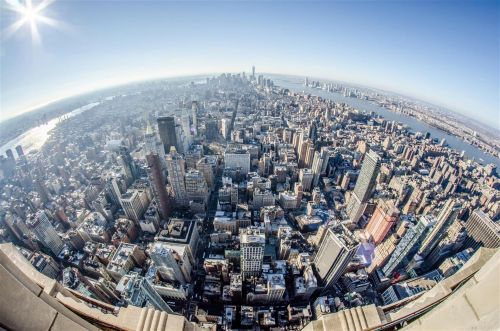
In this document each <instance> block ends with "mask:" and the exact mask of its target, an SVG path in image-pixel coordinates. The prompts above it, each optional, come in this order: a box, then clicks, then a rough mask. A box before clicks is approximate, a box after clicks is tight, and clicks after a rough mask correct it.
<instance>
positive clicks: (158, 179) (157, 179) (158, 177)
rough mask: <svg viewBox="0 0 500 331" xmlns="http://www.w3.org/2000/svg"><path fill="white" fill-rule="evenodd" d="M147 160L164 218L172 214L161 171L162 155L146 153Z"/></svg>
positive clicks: (155, 193) (154, 190)
mask: <svg viewBox="0 0 500 331" xmlns="http://www.w3.org/2000/svg"><path fill="white" fill-rule="evenodd" d="M146 161H147V163H148V167H149V177H150V180H151V183H152V184H153V185H152V187H153V194H154V196H155V199H156V201H157V202H158V205H159V206H160V214H161V217H162V218H163V219H164V220H167V219H168V217H169V216H170V210H171V206H170V200H169V197H168V194H167V189H166V187H165V178H164V177H163V173H162V171H161V164H160V157H159V156H158V155H157V154H149V155H146Z"/></svg>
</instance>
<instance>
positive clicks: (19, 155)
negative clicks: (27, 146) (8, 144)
mask: <svg viewBox="0 0 500 331" xmlns="http://www.w3.org/2000/svg"><path fill="white" fill-rule="evenodd" d="M16 152H17V156H18V157H23V156H24V151H23V147H22V146H21V145H17V146H16Z"/></svg>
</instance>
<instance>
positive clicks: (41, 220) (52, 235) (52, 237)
mask: <svg viewBox="0 0 500 331" xmlns="http://www.w3.org/2000/svg"><path fill="white" fill-rule="evenodd" d="M26 225H27V226H28V228H29V229H31V231H32V232H33V233H34V234H35V236H36V237H37V238H38V240H40V242H42V244H43V245H44V246H45V247H47V248H48V249H50V251H51V252H52V253H53V254H54V255H58V254H59V253H60V252H61V251H62V249H63V247H64V244H63V242H62V240H61V238H60V237H59V235H58V234H57V232H56V230H55V229H54V227H53V226H52V224H51V223H50V221H49V218H48V217H47V214H46V213H45V212H44V211H43V210H39V211H37V212H36V214H35V215H31V216H30V217H29V218H28V220H27V221H26Z"/></svg>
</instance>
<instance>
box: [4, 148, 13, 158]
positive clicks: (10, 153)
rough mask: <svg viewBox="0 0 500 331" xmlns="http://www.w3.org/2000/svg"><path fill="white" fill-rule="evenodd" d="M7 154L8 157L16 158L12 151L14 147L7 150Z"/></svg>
mask: <svg viewBox="0 0 500 331" xmlns="http://www.w3.org/2000/svg"><path fill="white" fill-rule="evenodd" d="M5 155H7V157H8V158H9V159H14V153H13V152H12V149H10V148H9V149H7V150H6V151H5Z"/></svg>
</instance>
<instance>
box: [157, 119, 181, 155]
mask: <svg viewBox="0 0 500 331" xmlns="http://www.w3.org/2000/svg"><path fill="white" fill-rule="evenodd" d="M157 122H158V132H159V133H160V139H161V142H162V143H163V147H164V148H165V153H168V152H169V151H170V147H172V146H174V147H175V148H178V146H177V136H176V133H175V119H174V117H173V116H163V117H158V119H157Z"/></svg>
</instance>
